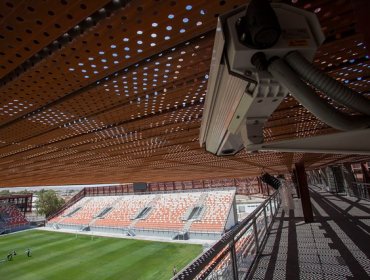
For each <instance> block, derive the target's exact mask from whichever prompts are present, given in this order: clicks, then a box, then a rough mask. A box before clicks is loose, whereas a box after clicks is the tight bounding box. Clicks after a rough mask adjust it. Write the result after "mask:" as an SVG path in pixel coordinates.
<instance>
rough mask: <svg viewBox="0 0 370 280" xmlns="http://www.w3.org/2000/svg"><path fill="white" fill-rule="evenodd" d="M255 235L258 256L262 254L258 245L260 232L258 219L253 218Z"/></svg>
mask: <svg viewBox="0 0 370 280" xmlns="http://www.w3.org/2000/svg"><path fill="white" fill-rule="evenodd" d="M253 234H254V240H255V241H256V254H258V253H259V252H260V246H259V244H258V231H257V224H256V218H253Z"/></svg>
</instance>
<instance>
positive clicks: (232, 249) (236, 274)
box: [229, 240, 239, 280]
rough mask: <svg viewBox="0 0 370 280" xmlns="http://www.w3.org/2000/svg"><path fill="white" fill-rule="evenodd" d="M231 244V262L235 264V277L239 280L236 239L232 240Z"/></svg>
mask: <svg viewBox="0 0 370 280" xmlns="http://www.w3.org/2000/svg"><path fill="white" fill-rule="evenodd" d="M229 246H230V255H231V264H232V266H233V279H235V280H238V279H239V275H238V263H237V259H236V252H235V241H234V240H233V241H232V242H231V244H230V245H229Z"/></svg>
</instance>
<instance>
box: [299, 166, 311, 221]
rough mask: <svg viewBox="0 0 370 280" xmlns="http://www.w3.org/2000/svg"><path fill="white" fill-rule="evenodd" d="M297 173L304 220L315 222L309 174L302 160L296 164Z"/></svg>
mask: <svg viewBox="0 0 370 280" xmlns="http://www.w3.org/2000/svg"><path fill="white" fill-rule="evenodd" d="M295 168H296V173H297V182H298V187H299V192H300V194H301V203H302V210H303V216H304V221H305V222H306V223H311V222H313V213H312V205H311V200H310V192H309V190H308V185H307V176H306V172H305V168H304V163H303V162H302V161H301V162H299V163H296V164H295Z"/></svg>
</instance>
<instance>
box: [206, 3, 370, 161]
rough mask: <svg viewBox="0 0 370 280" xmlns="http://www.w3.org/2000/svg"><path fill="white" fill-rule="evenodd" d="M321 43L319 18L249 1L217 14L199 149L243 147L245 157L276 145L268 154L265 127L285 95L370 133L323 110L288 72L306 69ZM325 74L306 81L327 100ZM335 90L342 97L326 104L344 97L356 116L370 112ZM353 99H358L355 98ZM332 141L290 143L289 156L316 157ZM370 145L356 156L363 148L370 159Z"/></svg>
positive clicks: (335, 123)
mask: <svg viewBox="0 0 370 280" xmlns="http://www.w3.org/2000/svg"><path fill="white" fill-rule="evenodd" d="M323 41H324V35H323V33H322V31H321V28H320V24H319V21H318V18H317V16H316V15H315V14H314V13H311V12H307V11H305V10H302V9H298V8H295V7H292V6H290V5H287V4H281V3H271V4H270V3H268V1H267V0H252V1H251V2H250V3H249V5H247V6H243V7H240V8H238V9H236V10H233V11H231V12H229V13H227V14H225V15H222V16H220V17H219V19H218V23H217V30H216V36H215V43H214V47H213V53H212V61H211V68H210V74H209V80H208V86H207V94H206V99H205V106H204V112H203V119H202V124H201V128H200V137H199V141H200V145H201V146H205V148H206V150H207V151H209V152H211V153H213V154H216V155H234V154H236V153H237V152H238V151H240V150H241V149H242V148H244V147H245V148H246V149H247V151H257V150H275V151H278V150H279V145H275V146H274V148H270V147H269V145H268V144H269V143H267V144H266V143H264V142H263V140H264V138H263V128H264V124H265V123H266V122H267V120H268V118H269V117H270V116H271V114H272V113H273V112H274V111H275V110H276V108H277V107H278V106H279V104H280V103H281V102H282V100H283V99H284V97H286V95H287V94H288V93H291V94H292V95H293V96H294V97H295V98H296V99H297V100H298V101H299V102H300V103H301V104H302V105H303V106H305V107H306V108H307V109H308V110H309V111H311V112H312V113H313V114H314V115H315V116H317V117H318V118H319V119H321V120H322V121H324V122H325V123H327V124H329V125H330V126H332V127H334V128H337V129H340V130H352V129H365V130H364V131H363V133H362V134H365V135H368V136H370V135H369V134H370V133H369V132H370V130H369V129H366V128H368V127H369V125H370V122H369V120H368V119H362V120H360V121H354V122H353V121H352V119H351V118H350V117H347V116H343V114H342V113H341V112H337V111H335V109H334V108H331V107H330V105H328V104H326V103H325V104H324V102H322V101H323V100H321V99H320V98H319V97H318V96H316V94H315V92H314V91H313V90H312V89H311V88H309V87H308V86H307V84H306V83H305V82H307V81H302V80H305V79H306V78H307V77H306V76H305V75H304V74H303V73H299V71H298V70H292V69H291V68H293V69H294V67H293V66H295V67H296V68H298V69H299V68H300V65H303V64H302V63H303V62H302V61H305V62H306V64H309V66H307V65H305V66H304V67H303V66H302V68H304V69H308V68H309V67H310V66H311V63H310V62H312V60H313V57H314V55H315V53H316V50H317V48H318V47H319V46H320V45H321V44H322V42H323ZM292 53H293V54H292ZM291 54H292V55H291ZM297 54H298V55H297ZM285 57H286V58H287V59H286V61H285V59H283V58H285ZM288 58H289V59H288ZM288 61H289V65H288ZM285 66H287V67H285ZM284 67H285V68H284ZM290 67H291V68H290ZM287 68H289V69H290V70H289V69H287ZM309 70H310V71H311V69H309ZM289 71H290V72H289ZM295 72H297V73H299V75H300V76H298V74H297V75H296V73H295ZM290 74H291V75H290ZM323 75H324V74H323V73H321V72H320V73H319V74H318V75H316V78H315V80H314V81H308V82H312V84H313V85H314V86H317V87H322V88H323V89H322V91H323V92H324V93H326V94H327V95H329V93H327V91H328V88H332V87H331V86H329V84H330V85H331V84H332V83H334V82H333V81H331V80H329V79H330V78H327V77H326V78H327V80H325V82H324V84H320V83H317V80H321V78H322V76H323ZM285 76H286V77H285ZM301 79H302V80H301ZM307 79H308V78H307ZM335 82H336V81H335ZM347 89H348V88H347ZM347 89H346V90H347ZM341 90H342V91H343V92H340V94H338V96H334V97H332V99H336V101H337V100H338V101H339V102H340V99H343V100H344V101H343V103H345V105H348V107H350V108H355V109H359V111H360V112H362V113H363V112H366V111H368V112H370V109H369V110H368V108H369V106H368V104H370V103H369V102H368V101H369V100H366V98H365V100H364V99H362V100H357V101H356V102H352V100H351V102H348V98H343V96H344V94H347V93H344V91H345V90H344V89H343V88H341ZM301 92H302V93H301ZM342 93H343V94H342ZM304 94H305V95H304ZM301 95H302V96H303V97H301ZM314 95H315V96H314ZM340 95H341V96H340ZM355 95H357V96H355V97H356V98H357V97H358V96H359V94H357V93H356V94H355ZM313 96H314V97H313ZM316 97H317V98H316ZM315 98H316V99H315ZM313 99H314V100H313ZM351 99H353V100H354V99H355V98H351ZM357 99H358V98H357ZM346 102H347V103H346ZM366 102H368V103H366ZM349 103H351V104H349ZM360 107H362V108H360ZM360 109H361V110H362V111H361V110H360ZM362 134H361V135H362ZM342 135H343V133H342ZM346 135H347V138H348V135H351V134H347V132H344V138H346ZM331 140H332V138H328V137H326V138H325V137H323V138H319V139H317V141H316V144H317V146H316V147H314V148H313V149H312V147H306V146H307V145H306V143H299V141H298V143H291V142H289V143H288V145H291V147H292V150H295V151H297V150H301V151H305V150H309V151H315V149H316V150H317V151H320V149H321V148H320V146H321V145H322V144H323V142H324V144H325V143H326V144H327V143H328V141H331ZM283 144H284V143H283ZM324 146H325V145H324ZM324 146H323V148H322V149H321V151H323V150H325V151H329V152H330V148H329V149H327V146H325V147H324ZM351 146H353V145H352V143H351V142H348V143H346V145H344V146H343V145H342V146H341V147H338V148H337V149H335V148H334V150H335V151H336V152H337V150H338V149H339V150H346V151H347V150H348V152H351V151H352V150H351ZM369 146H370V144H369V143H365V144H364V147H363V148H361V151H360V152H364V150H363V149H365V153H366V152H368V153H370V147H369ZM283 149H284V150H285V151H289V149H290V146H288V147H287V145H285V146H284V147H283ZM366 149H367V150H366Z"/></svg>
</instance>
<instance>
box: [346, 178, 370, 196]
mask: <svg viewBox="0 0 370 280" xmlns="http://www.w3.org/2000/svg"><path fill="white" fill-rule="evenodd" d="M348 194H349V195H350V196H355V197H358V198H361V199H367V200H370V195H369V194H370V184H368V183H355V182H354V183H352V185H351V186H350V189H349V190H348Z"/></svg>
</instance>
